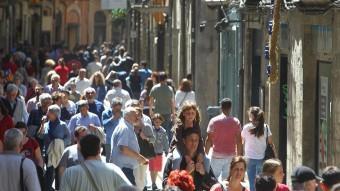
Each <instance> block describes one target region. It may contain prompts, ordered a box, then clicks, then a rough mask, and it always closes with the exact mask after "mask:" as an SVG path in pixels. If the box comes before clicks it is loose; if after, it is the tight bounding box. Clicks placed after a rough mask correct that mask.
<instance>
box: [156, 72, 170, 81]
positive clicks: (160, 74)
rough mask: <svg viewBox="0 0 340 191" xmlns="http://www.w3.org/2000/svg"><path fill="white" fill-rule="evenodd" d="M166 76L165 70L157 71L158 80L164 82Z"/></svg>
mask: <svg viewBox="0 0 340 191" xmlns="http://www.w3.org/2000/svg"><path fill="white" fill-rule="evenodd" d="M167 78H168V76H167V75H166V73H165V72H159V73H158V80H159V81H160V82H164V81H165V80H166V79H167Z"/></svg>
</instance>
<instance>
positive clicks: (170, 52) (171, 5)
mask: <svg viewBox="0 0 340 191" xmlns="http://www.w3.org/2000/svg"><path fill="white" fill-rule="evenodd" d="M172 8H173V1H172V0H170V1H169V12H168V13H167V14H168V30H169V50H168V51H169V52H168V60H169V76H170V77H171V78H173V76H172Z"/></svg>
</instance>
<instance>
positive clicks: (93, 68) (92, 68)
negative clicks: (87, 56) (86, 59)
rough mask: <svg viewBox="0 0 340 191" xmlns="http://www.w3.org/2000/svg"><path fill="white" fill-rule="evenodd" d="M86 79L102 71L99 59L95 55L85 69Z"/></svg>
mask: <svg viewBox="0 0 340 191" xmlns="http://www.w3.org/2000/svg"><path fill="white" fill-rule="evenodd" d="M86 69H87V77H88V78H90V77H91V76H92V74H94V73H95V72H97V71H100V70H101V69H102V64H101V63H100V62H99V58H98V56H97V55H95V56H94V61H93V62H90V63H89V64H88V65H87V67H86Z"/></svg>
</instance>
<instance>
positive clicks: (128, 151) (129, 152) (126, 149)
mask: <svg viewBox="0 0 340 191" xmlns="http://www.w3.org/2000/svg"><path fill="white" fill-rule="evenodd" d="M119 150H120V152H122V154H124V155H126V156H128V157H131V158H134V159H136V160H137V161H138V162H139V163H142V164H146V163H148V159H146V158H145V157H143V156H142V155H141V154H139V153H137V152H135V151H134V150H132V149H130V148H129V147H128V146H123V145H120V146H119Z"/></svg>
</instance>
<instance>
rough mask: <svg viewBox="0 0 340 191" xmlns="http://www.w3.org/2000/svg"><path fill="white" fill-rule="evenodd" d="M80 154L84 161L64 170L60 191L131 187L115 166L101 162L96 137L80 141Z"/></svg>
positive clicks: (86, 137)
mask: <svg viewBox="0 0 340 191" xmlns="http://www.w3.org/2000/svg"><path fill="white" fill-rule="evenodd" d="M80 152H81V154H82V155H83V156H84V159H85V161H84V162H83V163H81V164H80V165H77V166H73V167H70V168H67V169H66V171H65V173H64V175H63V177H62V180H61V186H60V187H61V190H63V191H71V190H101V191H109V190H116V189H118V188H119V187H121V186H123V185H131V183H130V182H129V180H128V179H127V178H126V176H125V175H124V174H123V172H122V171H121V170H120V169H119V168H118V167H117V166H116V165H114V164H111V163H104V162H102V161H101V158H100V139H99V138H98V137H97V136H96V135H91V134H90V135H86V136H85V137H83V138H82V139H81V140H80Z"/></svg>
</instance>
